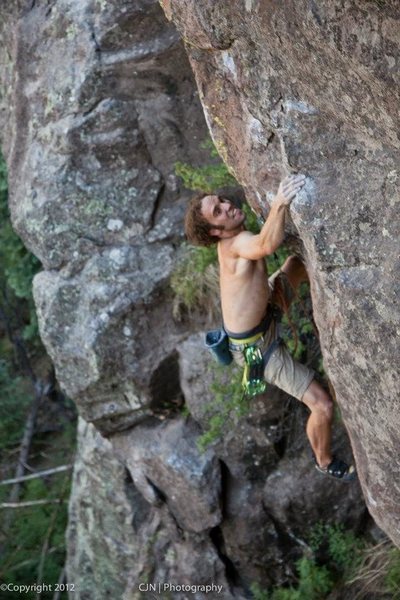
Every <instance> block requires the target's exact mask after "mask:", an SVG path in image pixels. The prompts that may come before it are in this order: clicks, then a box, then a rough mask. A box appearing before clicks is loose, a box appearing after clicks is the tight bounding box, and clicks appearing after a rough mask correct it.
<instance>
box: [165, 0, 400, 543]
mask: <svg viewBox="0 0 400 600" xmlns="http://www.w3.org/2000/svg"><path fill="white" fill-rule="evenodd" d="M163 5H164V10H165V12H166V15H167V16H168V18H170V19H172V20H173V21H174V22H175V23H176V25H177V26H178V28H179V30H180V32H181V34H182V36H183V37H184V39H185V40H186V41H187V51H188V54H189V57H190V61H191V65H192V68H193V70H194V73H195V76H196V79H197V84H198V88H199V90H200V94H201V100H202V103H203V107H204V109H205V111H206V115H207V121H208V124H209V126H210V128H211V130H212V132H213V137H214V139H215V141H216V145H217V147H218V148H219V149H220V151H221V153H222V154H223V155H224V158H225V159H226V160H227V162H228V163H229V165H230V166H231V168H232V169H233V171H234V172H235V174H236V176H237V178H238V180H239V181H240V182H241V183H242V184H243V185H244V187H245V188H246V190H247V194H248V197H249V198H250V200H251V201H252V204H253V206H254V207H255V208H256V209H258V210H259V211H262V212H264V213H265V212H266V207H265V201H264V200H263V198H264V197H265V194H267V198H268V197H269V193H270V192H271V191H272V190H273V189H275V187H276V185H277V181H278V178H279V177H281V176H282V175H284V174H286V173H289V172H298V171H300V172H302V173H304V174H305V175H306V176H307V185H306V186H305V188H304V191H302V192H301V194H299V196H298V198H296V200H295V201H294V202H293V203H292V206H291V211H290V212H291V217H292V221H293V225H294V227H295V229H296V230H297V233H298V235H299V237H300V238H301V240H302V242H303V245H304V256H305V259H306V262H307V266H308V270H309V272H310V275H311V281H312V298H313V306H314V315H315V320H316V323H317V326H318V328H319V332H320V336H321V345H322V350H323V356H324V361H325V367H326V370H327V372H328V375H329V377H330V379H331V382H332V384H333V387H334V389H335V392H336V396H337V400H338V402H339V405H340V407H341V410H342V413H343V416H344V421H345V424H346V427H347V429H348V432H349V434H350V438H351V442H352V446H353V451H354V454H355V458H356V461H357V466H358V471H359V474H360V480H361V483H362V486H363V490H364V494H365V497H366V499H367V503H368V507H369V509H370V511H371V513H372V515H373V516H374V518H375V519H376V521H377V522H378V523H379V525H380V526H381V527H382V528H383V529H384V530H385V531H386V532H387V533H388V534H389V535H390V536H391V537H392V539H393V540H394V541H395V542H396V543H397V544H399V543H400V512H399V506H400V487H399V485H398V483H397V481H398V477H397V466H396V464H397V459H396V458H395V456H396V453H397V447H398V430H399V426H400V417H399V412H398V406H397V405H398V402H397V396H398V394H397V385H396V382H397V381H398V375H399V372H398V365H399V343H398V340H399V333H400V329H399V325H400V323H399V310H398V298H399V291H400V290H399V283H398V282H399V262H398V256H399V233H400V232H399V219H398V210H399V203H400V194H399V181H400V173H399V158H400V156H399V147H400V136H399V131H400V127H399V125H400V122H399V120H400V119H399V109H398V107H399V100H400V98H399V94H400V92H399V89H400V88H399V72H400V71H399V56H400V52H399V40H400V7H399V4H398V2H395V1H394V0H393V1H389V2H374V1H372V0H371V1H368V2H364V1H361V0H356V1H354V2H347V1H345V2H342V1H334V2H328V1H326V2H325V1H324V2H318V3H316V2H313V1H312V0H301V1H300V2H294V1H289V2H285V3H275V2H269V1H267V0H265V1H264V0H246V1H243V2H240V3H237V2H236V3H227V2H222V1H221V2H214V1H213V0H205V1H204V2H201V3H199V2H196V1H195V0H168V1H165V2H164V3H163Z"/></svg>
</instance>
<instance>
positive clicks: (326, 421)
mask: <svg viewBox="0 0 400 600" xmlns="http://www.w3.org/2000/svg"><path fill="white" fill-rule="evenodd" d="M304 183H305V177H304V175H291V176H289V177H286V178H285V179H284V180H283V181H282V182H281V184H280V186H279V189H278V192H277V195H276V196H275V198H274V200H273V202H272V204H271V209H270V212H269V215H268V218H267V220H266V222H265V224H264V225H263V227H262V229H261V231H260V233H259V234H257V235H254V234H252V233H251V232H249V231H247V230H246V229H245V226H244V221H245V215H244V213H243V211H242V210H241V209H239V208H238V207H236V206H235V205H234V204H233V203H232V202H231V201H230V200H228V199H226V198H224V197H221V196H217V195H212V194H210V195H207V194H205V195H203V196H197V197H195V198H193V200H192V201H191V203H190V204H189V207H188V210H187V213H186V218H185V231H186V235H187V238H188V239H189V241H190V242H191V243H193V244H195V245H200V246H210V245H212V244H215V243H216V244H217V247H218V260H219V266H220V290H221V305H222V315H223V321H224V328H225V330H226V332H227V333H228V335H229V341H230V346H229V347H230V350H231V352H232V354H233V357H234V360H235V361H236V362H237V363H238V364H240V365H244V363H245V359H244V350H245V348H246V346H247V345H248V343H249V342H251V343H252V344H253V345H254V346H255V347H257V348H260V350H261V352H262V355H263V357H264V363H263V365H264V378H265V380H266V381H267V382H269V383H272V384H274V385H276V386H277V387H279V388H281V389H283V390H284V391H286V392H287V393H289V394H291V395H292V396H294V397H296V398H297V399H298V400H301V401H302V402H303V403H304V404H305V405H306V406H307V407H308V408H309V409H310V411H311V414H310V416H309V419H308V422H307V429H306V431H307V436H308V439H309V441H310V444H311V447H312V450H313V452H314V456H315V461H316V467H317V469H318V470H319V471H321V472H323V473H325V474H328V475H331V476H332V477H336V478H338V479H341V480H350V479H353V478H354V477H355V471H354V467H352V466H348V465H347V464H346V463H344V462H343V461H341V460H340V459H338V458H336V457H334V456H332V452H331V427H332V412H333V404H332V400H331V399H330V397H329V395H328V394H327V392H326V391H325V390H324V389H323V388H322V387H321V385H320V384H319V383H318V382H317V381H316V380H315V379H314V373H313V371H311V370H310V369H309V368H307V367H306V366H305V365H302V364H301V363H298V362H296V361H294V360H293V358H292V357H291V355H290V353H289V351H288V350H287V348H286V347H285V346H284V345H283V344H280V343H276V342H275V341H276V340H277V338H278V334H277V327H276V323H275V321H274V319H271V317H270V315H271V314H272V311H271V307H272V306H273V305H278V306H280V307H281V308H284V306H283V304H285V305H286V307H287V306H288V304H290V301H291V300H292V299H293V296H294V293H295V291H296V289H297V288H298V286H299V285H300V283H301V282H302V281H307V280H308V277H307V272H306V270H305V268H304V265H303V263H302V262H301V261H300V260H299V259H298V258H297V257H295V256H290V257H289V258H288V259H287V260H286V261H285V263H284V264H283V266H282V267H281V269H279V271H277V272H276V273H274V274H273V275H272V277H270V278H268V274H267V269H266V263H265V260H264V258H265V257H266V256H268V255H269V254H273V253H274V252H275V250H276V249H277V248H278V247H279V246H280V245H281V243H282V242H283V239H284V227H285V217H286V211H287V209H288V207H289V205H290V203H291V201H292V200H293V198H294V197H295V196H296V194H297V192H298V191H299V190H300V189H301V188H302V187H303V185H304ZM244 340H246V341H244ZM274 342H275V343H274ZM268 350H270V351H268Z"/></svg>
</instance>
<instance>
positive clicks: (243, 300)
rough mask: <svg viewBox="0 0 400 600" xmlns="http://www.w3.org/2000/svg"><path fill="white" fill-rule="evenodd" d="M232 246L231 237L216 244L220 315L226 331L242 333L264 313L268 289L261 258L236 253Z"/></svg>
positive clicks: (257, 322) (265, 270) (263, 263)
mask: <svg viewBox="0 0 400 600" xmlns="http://www.w3.org/2000/svg"><path fill="white" fill-rule="evenodd" d="M238 235H242V234H241V233H239V234H238ZM231 246H232V239H225V240H221V241H220V242H219V243H218V259H219V266H220V290H221V306H222V316H223V321H224V326H225V327H226V328H227V329H228V330H229V331H232V332H235V333H242V332H244V331H247V330H249V329H253V327H256V326H257V325H259V323H260V322H261V320H262V318H263V317H264V316H265V312H266V308H267V304H268V300H269V296H270V290H269V286H268V278H267V268H266V264H265V261H264V259H262V258H260V259H258V260H250V259H247V258H242V257H240V256H236V255H235V254H234V253H233V252H232V249H231Z"/></svg>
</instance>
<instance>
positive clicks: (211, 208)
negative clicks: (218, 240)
mask: <svg viewBox="0 0 400 600" xmlns="http://www.w3.org/2000/svg"><path fill="white" fill-rule="evenodd" d="M201 213H202V215H203V217H204V218H205V219H206V220H207V221H208V223H210V225H214V226H215V227H216V230H215V233H214V231H213V230H211V233H212V235H218V236H219V237H221V235H220V234H221V226H222V227H223V231H225V232H227V233H230V232H232V231H235V230H236V229H240V228H241V226H242V225H243V223H244V221H245V218H246V217H245V214H244V213H243V211H242V210H240V208H236V206H235V205H234V204H233V203H232V202H231V201H230V200H225V198H220V197H219V196H204V198H203V200H202V201H201Z"/></svg>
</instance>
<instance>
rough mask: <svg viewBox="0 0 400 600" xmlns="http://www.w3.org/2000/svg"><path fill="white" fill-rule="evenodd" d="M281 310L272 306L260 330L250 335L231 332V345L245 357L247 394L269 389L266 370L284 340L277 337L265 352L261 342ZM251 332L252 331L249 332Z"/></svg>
mask: <svg viewBox="0 0 400 600" xmlns="http://www.w3.org/2000/svg"><path fill="white" fill-rule="evenodd" d="M279 317H280V311H278V309H275V307H270V309H269V311H268V313H267V316H266V317H265V318H264V319H263V321H262V323H260V325H259V327H257V328H256V329H259V331H256V332H254V333H253V335H250V336H248V337H243V336H241V337H232V334H230V332H228V334H229V343H230V345H231V347H233V348H235V349H236V350H240V351H241V352H242V353H243V357H244V363H245V364H244V370H243V378H242V387H243V391H244V393H245V394H246V396H249V397H250V398H252V397H253V396H257V395H258V394H262V393H263V392H265V390H266V389H267V383H266V381H265V379H264V370H265V367H266V365H267V363H268V361H269V359H270V356H271V354H272V353H273V352H274V350H275V349H276V348H277V347H278V346H279V344H280V343H281V342H282V340H281V338H280V337H278V338H276V339H275V340H274V341H273V342H272V343H271V344H270V345H269V346H268V348H267V349H266V350H264V352H262V351H261V348H260V347H259V342H260V341H263V339H264V335H265V333H266V332H267V331H268V329H269V327H270V325H271V323H272V321H278V320H279ZM249 333H251V332H249ZM244 335H246V334H244Z"/></svg>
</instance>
